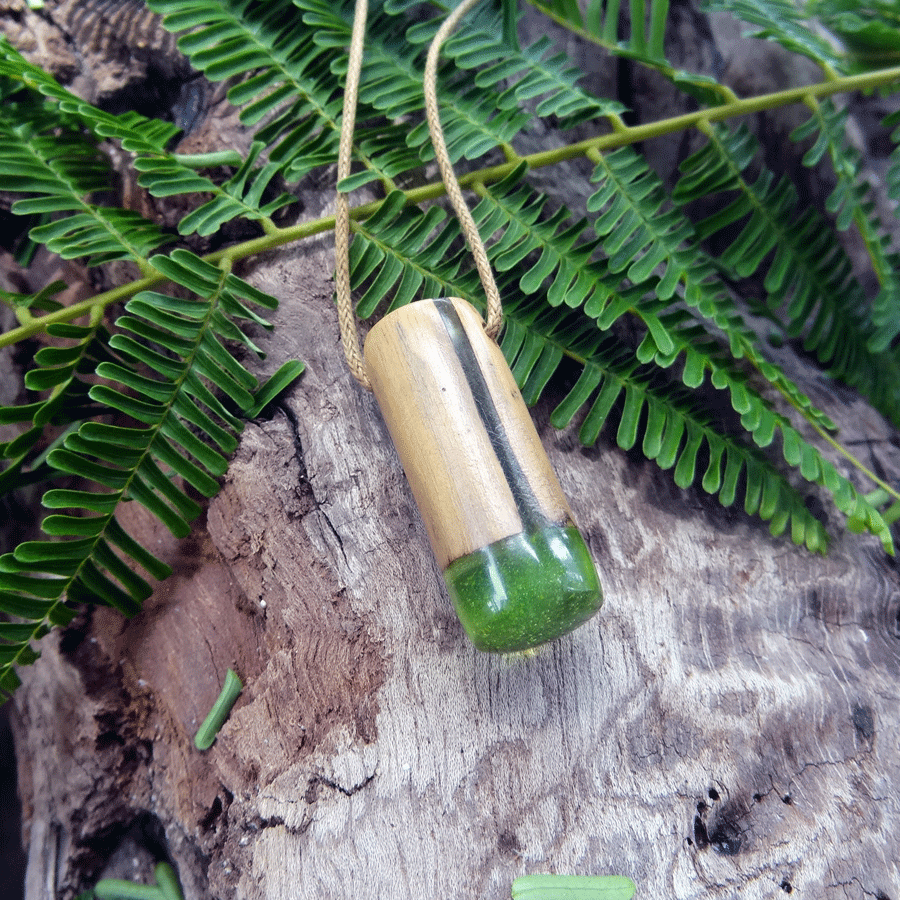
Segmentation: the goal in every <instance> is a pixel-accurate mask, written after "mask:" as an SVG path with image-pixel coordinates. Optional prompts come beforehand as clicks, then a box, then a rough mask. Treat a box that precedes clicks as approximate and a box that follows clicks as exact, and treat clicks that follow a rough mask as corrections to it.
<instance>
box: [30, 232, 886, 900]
mask: <svg viewBox="0 0 900 900" xmlns="http://www.w3.org/2000/svg"><path fill="white" fill-rule="evenodd" d="M330 264H331V260H330V248H329V247H328V246H327V244H326V243H325V242H324V241H323V242H321V243H319V244H318V245H315V246H313V247H312V248H310V247H308V246H304V247H303V248H301V249H298V250H296V251H294V252H293V253H288V254H278V255H276V256H273V257H272V258H271V259H269V260H266V261H265V262H264V263H261V264H260V265H259V266H258V267H257V268H256V270H255V271H254V272H253V273H252V275H251V277H252V279H253V281H254V283H255V284H257V285H258V286H259V287H260V288H262V289H265V290H269V291H276V292H277V291H278V290H280V289H281V288H283V286H284V285H285V284H288V283H293V284H294V285H295V288H294V289H293V290H292V291H290V292H285V293H282V301H283V306H282V309H281V311H280V313H279V315H280V317H281V319H280V322H279V331H278V332H276V334H278V335H279V337H278V340H277V341H272V342H271V343H268V344H267V346H266V349H268V350H269V351H270V357H269V359H268V360H267V363H266V365H267V366H269V367H271V369H274V368H275V367H277V365H279V364H280V363H281V362H282V361H283V360H284V358H285V357H286V356H287V355H292V354H296V355H298V356H300V357H302V358H303V359H305V360H306V361H307V363H308V366H309V368H308V371H307V373H306V374H305V375H304V380H303V381H302V383H301V384H300V385H299V386H298V388H297V390H295V391H294V392H292V394H291V395H290V397H289V398H287V399H286V401H285V402H284V404H283V406H282V408H281V409H280V410H279V411H278V412H277V413H276V414H275V416H274V417H273V418H272V419H271V420H270V421H264V422H259V423H255V424H251V425H249V426H248V428H247V431H246V433H245V435H244V437H243V439H242V442H241V447H240V449H239V450H238V453H237V455H236V457H235V459H234V461H233V462H232V465H231V467H230V469H229V473H228V476H227V479H226V483H225V486H224V490H223V493H222V494H221V495H220V496H219V497H218V498H216V500H215V501H214V502H213V503H212V504H211V506H210V509H209V515H208V519H207V524H206V527H205V528H204V526H203V525H202V524H201V525H198V528H197V530H196V533H195V537H194V539H193V540H192V542H191V543H189V544H181V545H179V544H176V543H174V542H168V541H165V540H160V533H159V531H158V530H156V527H155V526H154V525H153V524H152V523H151V522H146V523H145V526H144V527H145V528H147V531H145V532H142V533H143V534H144V538H145V540H151V539H155V540H157V541H158V543H157V544H154V548H155V549H156V551H157V552H158V553H160V555H162V556H164V557H165V558H166V559H168V560H169V561H170V562H171V563H172V564H173V565H174V567H175V569H176V573H177V574H176V576H175V579H174V580H173V581H170V582H167V583H166V585H165V586H163V587H161V588H160V590H159V591H158V592H157V593H156V595H155V596H154V598H153V599H152V600H151V601H150V602H149V603H148V606H147V609H146V612H145V613H144V614H142V615H141V616H139V617H138V618H136V619H135V620H133V621H131V622H128V623H126V622H123V621H122V620H121V618H120V617H119V616H118V615H116V614H115V613H114V612H112V611H109V610H102V609H101V610H98V611H97V612H96V613H95V615H94V618H93V620H92V621H91V622H82V623H81V626H80V628H78V629H73V630H71V631H70V632H68V633H67V634H66V635H64V636H63V640H62V654H61V655H60V654H58V653H57V652H56V651H54V649H53V646H52V644H51V645H49V646H45V648H44V652H45V656H44V659H42V661H41V662H40V663H39V664H38V665H37V666H35V667H33V669H31V670H30V671H27V672H26V673H25V676H26V685H25V687H24V688H23V689H22V690H21V691H20V693H19V694H18V695H17V697H16V699H15V703H16V706H17V709H18V710H19V715H20V741H19V749H20V766H21V768H22V771H23V778H22V780H21V783H22V785H23V788H22V790H23V796H24V800H25V806H26V810H27V811H28V821H29V823H30V826H29V827H30V829H31V830H30V832H29V833H30V834H31V836H32V838H31V842H30V847H31V861H32V873H33V874H32V882H31V884H32V885H34V887H33V888H32V890H31V892H30V894H29V900H37V898H41V900H43V898H44V897H46V896H47V894H46V893H41V891H42V890H44V887H43V886H44V885H46V884H50V883H52V882H54V879H55V883H56V884H57V885H58V888H59V889H58V892H57V896H59V897H60V898H61V900H67V898H71V897H72V896H73V895H74V894H75V893H76V890H77V889H82V888H83V887H84V886H86V885H87V884H89V883H90V880H89V879H90V877H91V876H94V877H96V875H97V874H98V869H97V868H92V866H94V867H97V866H102V865H103V864H105V860H106V858H107V854H109V853H110V852H111V851H112V849H114V847H115V846H117V844H116V841H117V840H118V838H117V837H116V835H117V834H121V833H122V832H124V830H126V829H127V828H128V827H129V825H130V824H131V823H133V822H134V821H135V820H136V817H138V816H141V815H144V816H146V815H150V816H152V817H155V819H156V820H158V822H159V823H160V827H161V833H162V834H163V835H164V841H165V847H166V848H167V852H168V853H170V854H171V855H172V858H173V859H174V861H175V862H176V864H177V866H178V869H179V874H180V876H181V878H182V881H183V883H184V884H185V888H186V898H187V900H211V898H215V900H347V898H351V897H357V896H366V897H385V898H399V900H418V898H444V897H453V898H459V900H508V898H509V890H510V885H511V883H512V880H513V879H514V878H515V877H517V876H519V875H523V874H530V873H537V872H557V873H561V874H565V873H572V874H593V875H600V874H622V875H628V876H630V877H631V878H633V879H634V880H635V882H636V883H637V885H638V894H637V896H638V897H652V898H665V900H710V898H715V900H731V898H738V897H739V898H741V900H778V898H781V897H787V896H789V895H788V888H790V896H791V897H792V898H793V897H794V896H799V897H814V898H816V900H872V898H874V897H878V896H879V892H880V894H881V897H882V900H884V898H889V900H898V898H900V870H898V853H897V851H896V846H897V845H896V834H897V830H898V827H900V797H898V790H897V785H898V784H900V754H898V752H897V748H898V746H900V713H898V710H900V687H898V685H900V573H898V570H897V567H896V564H895V562H894V561H893V560H889V559H887V558H885V557H884V555H883V553H882V552H881V551H880V549H879V548H878V546H877V542H876V541H875V540H872V539H869V538H865V537H863V538H860V537H857V536H852V535H840V536H839V537H838V539H837V541H836V543H835V545H834V546H833V548H832V549H831V552H830V554H829V556H828V557H826V558H821V557H818V556H811V555H810V554H808V553H806V552H805V551H803V550H800V549H797V548H795V547H793V546H792V545H791V544H790V543H788V542H786V541H784V540H780V541H776V540H773V539H772V538H771V537H770V535H769V533H768V529H767V527H766V526H765V525H764V524H762V523H759V522H758V521H756V520H752V519H748V518H746V517H745V516H744V515H743V514H742V513H740V512H739V511H733V512H729V511H726V510H722V509H721V508H719V507H718V506H717V505H716V504H715V503H714V501H712V500H709V499H707V498H705V497H704V496H703V495H702V494H700V493H699V492H695V491H688V492H682V491H680V490H678V489H676V488H674V487H673V486H672V484H671V480H670V478H669V476H668V475H666V474H665V473H661V472H659V471H658V470H657V469H656V467H655V466H654V465H653V464H651V463H636V462H635V461H633V460H631V459H628V458H626V457H625V456H624V455H623V454H622V453H621V452H620V451H619V450H618V449H617V448H616V446H615V442H614V439H613V438H612V437H610V438H608V439H607V438H604V439H603V440H601V442H600V443H599V444H598V446H597V447H595V448H593V449H591V450H584V449H583V448H581V447H580V446H579V445H578V442H577V438H576V434H575V433H573V432H570V431H567V432H563V433H559V432H555V431H554V430H553V429H551V428H549V427H548V426H547V424H546V420H547V412H548V410H547V409H546V408H544V407H540V408H538V410H537V411H536V415H537V421H538V425H539V429H538V430H539V434H541V436H542V439H543V443H544V444H545V446H546V448H547V451H548V454H549V456H550V459H551V461H552V462H553V464H554V466H555V468H556V471H557V472H558V473H559V474H560V480H561V482H562V484H563V487H564V489H565V490H566V492H567V494H568V496H569V497H570V498H571V502H572V506H573V510H574V512H575V514H576V515H577V517H578V519H579V520H580V522H581V525H582V531H583V532H584V533H585V535H586V537H587V539H588V541H589V544H590V546H591V549H592V552H593V555H594V556H595V558H596V559H597V560H598V563H599V566H600V568H601V570H602V572H603V574H604V587H605V589H606V595H607V601H606V604H605V606H604V608H603V610H602V611H601V613H600V614H599V615H598V616H597V617H596V618H595V619H593V620H592V621H591V622H589V623H588V624H587V625H586V626H584V627H583V628H581V629H579V631H577V632H576V633H574V634H572V635H570V636H568V637H566V638H563V639H561V640H559V641H556V642H554V643H553V644H551V645H548V646H547V647H545V648H542V649H541V650H539V651H538V652H537V653H535V654H534V655H532V656H530V657H506V658H504V657H494V656H490V655H486V654H481V653H479V652H477V651H475V650H474V649H473V648H472V647H471V646H470V644H469V643H468V641H467V639H466V637H465V636H464V634H463V632H462V629H461V627H460V625H459V623H458V622H457V620H456V616H455V615H454V613H453V610H452V608H451V606H450V603H449V601H448V600H447V598H446V596H445V595H444V593H443V588H442V584H441V577H440V574H439V572H438V570H437V568H436V566H435V564H434V560H433V557H432V554H431V552H430V550H429V546H428V540H427V536H426V533H425V530H424V528H423V527H422V525H421V523H420V521H419V519H418V516H417V514H416V510H415V506H414V503H413V499H412V496H411V493H410V491H409V488H408V485H407V483H406V480H405V478H404V477H403V473H402V471H401V468H400V464H399V461H398V459H397V456H396V454H395V452H394V449H393V446H392V443H391V441H390V438H389V436H388V434H387V432H386V429H385V427H384V424H383V422H382V420H381V416H380V414H379V411H378V409H377V406H376V404H375V401H374V399H373V398H372V397H371V396H369V395H368V394H365V393H364V392H362V391H360V390H359V389H358V388H357V387H356V385H355V383H354V382H353V381H352V379H351V377H350V376H349V374H348V373H347V371H346V368H345V367H344V366H343V363H342V361H341V359H340V355H339V353H338V352H336V348H338V347H339V341H338V332H337V323H336V319H335V316H334V307H333V303H332V301H331V297H330V295H331V284H330V280H329V273H330ZM264 340H265V338H264ZM784 354H785V355H784V357H783V359H782V360H781V361H782V362H783V363H784V364H789V365H792V366H793V370H794V373H795V374H797V375H798V377H801V380H802V381H803V384H804V386H805V387H806V388H808V390H809V391H810V392H811V393H812V394H813V395H814V397H815V400H816V402H818V403H823V404H824V405H825V408H826V409H827V411H828V413H829V414H830V415H831V416H832V417H833V418H834V419H835V421H836V422H838V423H839V425H840V426H841V428H842V433H843V434H844V435H845V437H847V438H848V439H853V435H854V434H859V435H865V436H866V439H867V440H868V441H869V442H870V443H869V444H868V448H869V450H868V454H867V459H868V458H869V457H871V458H870V459H869V462H870V463H872V464H877V465H880V466H882V467H883V469H884V471H885V472H886V473H888V475H889V477H894V478H897V477H898V476H900V454H898V451H897V449H896V447H897V443H896V442H897V435H896V432H895V431H894V430H892V429H890V428H889V427H888V426H886V425H885V423H884V422H883V420H882V419H881V418H880V417H879V416H877V415H876V414H874V413H873V412H872V411H871V410H870V409H868V407H866V406H865V404H863V403H861V402H860V401H858V400H857V399H854V398H853V397H852V395H849V394H842V395H835V394H834V393H833V392H831V391H830V390H827V389H826V387H825V386H824V385H823V383H822V382H821V381H820V380H819V378H818V375H817V374H816V373H815V372H814V371H813V370H807V369H806V368H805V364H804V363H802V362H801V361H798V360H797V359H796V358H793V362H791V358H790V352H789V350H788V349H787V348H786V349H785V351H784ZM134 514H135V515H137V514H138V513H137V511H134ZM131 524H132V525H134V522H133V521H132V523H131ZM154 535H155V538H154ZM263 601H265V604H266V605H265V607H263V606H262V602H263ZM229 666H234V667H235V668H236V671H238V673H239V674H240V675H241V677H242V678H243V679H244V681H245V685H246V687H245V690H244V693H243V694H242V695H241V698H240V700H239V701H238V704H237V706H236V708H235V709H234V711H233V712H232V714H231V716H230V718H229V720H228V722H226V723H225V725H224V727H223V729H222V731H221V732H220V734H219V736H218V739H217V741H216V744H215V745H214V746H213V748H212V749H211V750H210V751H208V752H207V753H205V754H200V753H197V752H196V751H195V750H194V749H193V748H192V744H191V740H192V737H193V732H194V729H196V727H197V724H198V723H199V721H200V720H201V719H202V717H203V715H204V714H205V712H206V711H207V710H208V709H209V706H210V705H211V704H212V702H213V700H214V699H215V697H216V694H217V692H218V689H219V686H220V684H221V678H222V676H223V675H224V672H225V670H226V669H227V668H228V667H229ZM58 710H65V711H66V713H65V715H64V716H61V715H59V714H58V713H57V712H56V711H58ZM117 829H118V831H117ZM51 835H55V836H53V837H51ZM51 840H52V841H54V843H52V845H51V844H49V843H48V842H49V841H51ZM51 846H52V847H59V848H61V849H60V850H59V853H58V854H48V849H49V848H50V847H51ZM51 857H52V858H51ZM129 858H130V857H129ZM51 869H52V872H53V876H52V878H51V876H50V874H48V873H49V872H50V871H51ZM147 877H148V878H149V877H150V876H149V871H148V873H147Z"/></svg>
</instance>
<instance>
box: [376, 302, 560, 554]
mask: <svg viewBox="0 0 900 900" xmlns="http://www.w3.org/2000/svg"><path fill="white" fill-rule="evenodd" d="M448 306H449V307H450V309H451V310H452V311H453V312H454V313H455V315H454V316H453V319H452V321H451V322H450V323H449V325H448V322H447V321H446V320H447V318H448V312H447V311H446V308H447V307H448ZM457 323H458V325H459V328H460V329H461V330H463V331H464V334H463V335H462V336H461V337H460V336H459V335H456V332H455V331H454V330H453V329H454V328H455V327H456V325H457ZM458 344H463V345H464V346H462V347H459V346H457V345H458ZM365 358H366V367H367V371H368V375H369V380H370V382H371V384H372V390H373V392H374V394H375V397H376V399H377V400H378V405H379V407H380V409H381V413H382V415H383V416H384V420H385V423H386V424H387V427H388V430H389V432H390V434H391V437H392V438H393V441H394V446H395V447H396V448H397V453H398V455H399V457H400V461H401V463H402V464H403V469H404V471H405V472H406V476H407V478H408V479H409V484H410V488H411V490H412V492H413V496H414V497H415V498H416V503H417V505H418V507H419V510H420V512H421V514H422V519H423V521H424V523H425V528H426V530H427V531H428V535H429V537H430V539H431V545H432V548H433V549H434V553H435V556H436V557H437V560H438V565H439V567H440V568H441V569H445V568H446V567H447V565H448V563H450V562H452V561H453V560H455V559H458V558H459V557H461V556H465V555H467V554H469V553H471V552H472V551H474V550H478V549H480V548H481V547H485V546H487V545H488V544H492V543H494V542H495V541H498V540H500V539H501V538H505V537H509V536H510V535H514V534H519V533H521V532H522V531H523V530H526V529H528V530H535V529H536V528H539V527H542V526H544V525H546V524H550V523H552V524H557V525H566V524H569V523H571V521H572V515H571V512H570V511H569V506H568V503H567V502H566V498H565V497H564V495H563V492H562V489H561V488H560V486H559V481H558V479H557V478H556V475H555V474H554V472H553V469H552V467H551V466H550V463H549V461H548V460H547V454H546V452H545V451H544V448H543V447H542V445H541V441H540V438H539V437H538V434H537V431H536V430H535V428H534V424H533V423H532V421H531V416H530V415H529V413H528V409H527V407H526V406H525V403H524V401H523V400H522V395H521V393H520V392H519V389H518V387H517V385H516V382H515V379H514V378H513V376H512V373H511V372H510V371H509V366H508V365H507V363H506V360H505V359H504V357H503V353H502V352H501V351H500V348H499V347H498V346H497V345H496V343H494V342H493V341H491V340H490V339H489V338H488V337H487V336H486V335H485V333H484V323H483V321H482V319H481V317H480V316H479V315H478V313H477V312H476V311H475V309H474V308H473V307H472V306H471V304H469V303H467V302H466V301H465V300H461V299H459V298H451V299H449V300H443V301H435V300H422V301H419V302H417V303H412V304H410V305H408V306H404V307H402V308H401V309H398V310H395V311H394V312H392V313H391V314H390V315H388V316H386V317H385V318H383V319H382V320H381V321H379V322H378V324H377V325H375V327H374V328H373V329H372V330H371V331H370V332H369V335H368V337H367V338H366V343H365ZM486 407H488V409H486Z"/></svg>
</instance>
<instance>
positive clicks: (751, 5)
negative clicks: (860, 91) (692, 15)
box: [703, 0, 848, 72]
mask: <svg viewBox="0 0 900 900" xmlns="http://www.w3.org/2000/svg"><path fill="white" fill-rule="evenodd" d="M703 9H704V11H705V12H726V13H730V14H731V15H733V16H734V17H735V18H736V19H739V20H740V21H742V22H746V23H747V24H749V25H753V26H755V27H756V28H757V29H758V30H756V31H753V32H751V34H750V36H751V37H757V38H763V39H765V40H770V41H775V42H777V43H779V44H781V46H782V47H784V48H785V49H786V50H789V51H790V52H791V53H799V54H801V55H802V56H806V57H807V58H809V59H811V60H812V61H813V62H816V63H818V64H819V65H821V66H825V67H827V68H829V69H832V70H834V71H836V72H845V71H847V69H848V66H847V58H846V56H845V55H844V54H842V53H840V52H839V51H838V50H836V49H835V48H834V46H833V45H832V44H831V42H830V41H828V40H827V39H826V38H825V37H823V36H822V34H821V33H820V32H817V31H816V30H815V29H814V28H813V27H811V26H810V24H808V22H809V20H808V17H807V13H806V11H805V10H804V8H803V6H801V5H798V4H797V3H795V2H794V0H766V2H765V3H756V2H754V0H707V2H705V3H704V4H703Z"/></svg>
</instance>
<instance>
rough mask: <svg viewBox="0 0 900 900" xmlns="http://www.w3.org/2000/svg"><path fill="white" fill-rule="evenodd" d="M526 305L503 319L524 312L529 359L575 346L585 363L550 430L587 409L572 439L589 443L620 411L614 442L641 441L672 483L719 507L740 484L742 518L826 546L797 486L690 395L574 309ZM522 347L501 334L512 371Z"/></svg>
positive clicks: (821, 530) (816, 547)
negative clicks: (533, 310) (535, 310)
mask: <svg viewBox="0 0 900 900" xmlns="http://www.w3.org/2000/svg"><path fill="white" fill-rule="evenodd" d="M527 310H528V307H527V305H526V306H523V307H517V308H516V309H515V310H514V311H512V312H510V314H509V316H510V318H512V319H518V318H519V317H520V316H521V317H526V321H527V322H528V332H529V336H530V338H531V342H532V344H533V345H536V346H537V347H540V345H541V344H544V345H545V347H541V349H540V350H539V351H538V352H537V353H535V350H534V349H532V351H531V355H532V356H536V357H537V359H539V360H540V359H542V358H544V357H545V356H546V355H547V354H548V350H547V349H546V346H549V347H553V346H555V347H556V354H554V355H558V356H559V357H560V358H561V357H562V355H563V353H564V352H565V351H566V350H568V351H569V353H572V352H573V350H574V354H573V355H577V357H578V358H579V359H583V360H584V368H583V370H582V373H581V376H580V378H579V379H578V381H577V382H576V384H575V385H574V387H573V388H572V389H571V391H570V392H569V394H568V395H567V396H566V397H565V399H564V400H563V401H562V402H561V403H560V404H559V405H558V406H557V408H556V409H555V411H554V412H553V414H552V416H551V422H552V423H553V424H554V425H555V426H556V427H558V428H561V427H564V426H566V425H568V424H569V423H570V422H571V421H572V419H573V418H574V416H575V415H576V414H577V413H578V412H579V411H580V410H582V409H584V408H586V409H587V412H586V413H585V415H584V418H583V420H582V423H581V427H580V429H579V438H580V439H581V441H582V443H584V444H586V445H591V444H593V443H594V442H595V441H596V440H597V438H598V437H599V435H600V433H601V431H602V430H603V429H604V427H605V425H606V423H607V421H608V419H609V418H610V416H611V414H612V413H613V412H614V411H615V410H619V411H620V412H619V414H618V416H617V419H618V423H617V427H616V443H617V444H618V445H619V446H620V447H621V448H622V449H623V450H630V449H631V448H632V447H635V446H637V445H640V446H641V449H642V450H643V453H644V455H645V456H647V458H649V459H652V460H654V461H655V462H656V464H657V465H658V466H659V467H660V468H662V469H673V477H674V480H675V483H676V484H677V485H678V486H679V487H682V488H686V487H689V486H690V485H691V484H693V483H694V482H695V481H697V480H699V481H700V484H701V486H702V487H703V489H704V490H706V491H707V492H708V493H711V494H717V495H718V497H719V501H720V502H721V503H722V504H723V505H724V506H730V505H732V504H733V503H734V502H735V500H736V498H737V496H738V492H739V489H740V488H741V486H743V491H744V509H745V512H746V513H747V514H748V515H758V516H760V518H762V519H763V520H765V521H768V522H769V524H770V530H771V532H772V533H773V534H775V535H777V534H781V533H783V532H784V531H785V529H786V528H787V527H788V526H790V529H791V536H792V539H793V540H794V541H795V543H802V544H806V546H807V547H808V548H809V549H811V550H817V551H823V550H824V549H825V546H826V544H827V537H826V534H825V530H824V528H823V526H822V524H821V522H819V521H818V519H816V518H815V517H814V516H813V515H812V514H811V513H810V512H809V510H808V509H807V508H806V505H805V503H804V500H803V497H802V496H801V495H800V494H799V493H798V492H797V490H796V489H795V488H794V487H793V486H792V485H791V484H790V483H789V482H788V481H787V479H786V478H785V477H784V476H783V475H782V474H781V473H780V472H779V471H778V470H777V469H776V468H775V467H774V466H773V465H772V463H771V462H770V461H769V460H768V458H767V457H766V456H764V455H763V454H762V453H760V452H759V451H757V450H755V449H754V448H753V447H749V446H747V445H745V444H743V443H741V442H740V441H739V440H738V439H736V438H734V437H731V436H729V435H722V434H721V433H720V432H719V431H718V429H717V428H715V427H713V426H712V425H711V421H710V419H709V417H708V416H707V415H705V414H704V413H703V412H701V411H700V410H699V409H698V408H697V405H696V399H695V398H694V397H693V396H692V395H690V394H689V393H688V392H686V391H685V390H684V389H677V388H673V387H672V386H671V385H669V384H666V383H664V382H661V381H660V379H659V377H658V374H657V372H656V371H655V370H653V369H652V368H648V367H646V366H642V365H640V364H639V363H638V362H637V360H636V359H635V358H634V356H633V355H632V354H630V353H629V352H628V351H627V349H623V348H622V347H621V346H617V345H616V343H615V342H613V341H610V339H608V338H605V337H604V336H603V335H602V334H601V333H599V332H597V331H596V330H594V329H591V327H590V325H589V324H587V323H584V322H583V320H582V323H581V324H578V322H577V319H575V321H572V319H573V318H574V317H575V316H576V314H572V318H570V319H569V320H563V321H560V319H559V317H558V316H556V317H553V318H552V319H550V318H548V317H546V316H543V317H541V316H540V315H537V316H533V317H531V316H528V313H527ZM524 347H525V342H522V344H521V345H520V346H517V342H510V343H509V344H507V341H506V339H504V351H505V352H507V353H508V354H509V356H510V357H511V362H512V366H513V371H514V372H516V370H517V369H518V370H519V374H520V375H521V373H522V367H521V366H519V365H518V362H519V361H518V355H519V354H520V353H522V352H523V350H524ZM551 352H552V351H551ZM551 358H552V356H551ZM548 368H549V366H545V367H544V369H543V371H542V372H541V378H548V377H549V376H548V375H547V369H548ZM534 371H535V369H532V372H534ZM550 374H552V372H551V373H550ZM529 377H530V376H529ZM526 392H527V393H529V399H534V397H535V392H534V391H531V392H529V391H528V379H527V378H526V380H525V385H524V388H523V393H526Z"/></svg>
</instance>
